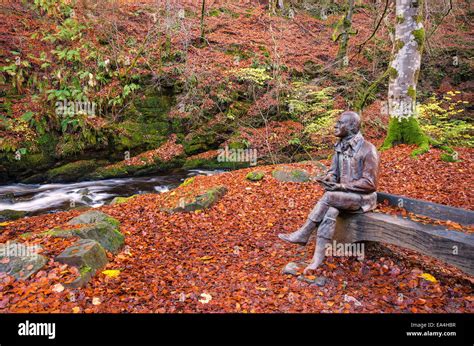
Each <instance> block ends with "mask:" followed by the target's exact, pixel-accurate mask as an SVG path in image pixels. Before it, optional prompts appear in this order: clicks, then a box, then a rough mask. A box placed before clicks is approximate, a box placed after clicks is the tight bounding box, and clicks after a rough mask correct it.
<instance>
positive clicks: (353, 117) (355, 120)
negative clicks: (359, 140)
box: [341, 111, 360, 133]
mask: <svg viewBox="0 0 474 346" xmlns="http://www.w3.org/2000/svg"><path fill="white" fill-rule="evenodd" d="M343 115H346V116H349V124H350V130H351V132H352V133H357V132H359V130H360V115H359V114H357V113H356V112H354V111H345V112H344V113H342V114H341V117H342V116H343Z"/></svg>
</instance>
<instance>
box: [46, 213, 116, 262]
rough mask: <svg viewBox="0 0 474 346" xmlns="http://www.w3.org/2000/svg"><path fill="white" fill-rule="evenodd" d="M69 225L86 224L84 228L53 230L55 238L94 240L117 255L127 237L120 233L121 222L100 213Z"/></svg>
mask: <svg viewBox="0 0 474 346" xmlns="http://www.w3.org/2000/svg"><path fill="white" fill-rule="evenodd" d="M68 224H69V225H80V224H84V225H85V226H84V227H81V228H79V229H73V230H65V231H61V230H60V229H57V230H55V229H53V230H52V231H50V232H55V233H53V234H52V235H53V236H68V235H70V234H72V235H74V236H78V237H80V238H83V239H93V240H96V241H97V242H99V244H100V245H102V246H103V247H104V248H105V249H106V250H108V251H110V252H112V253H117V252H118V251H119V250H120V249H121V248H122V246H123V245H124V243H125V237H124V235H123V234H122V233H120V231H119V226H120V222H119V221H118V220H116V219H114V218H112V217H110V216H109V215H107V214H105V213H102V212H100V211H95V210H93V211H89V212H86V213H84V214H81V215H79V216H77V217H75V218H73V219H72V220H70V221H69V222H68Z"/></svg>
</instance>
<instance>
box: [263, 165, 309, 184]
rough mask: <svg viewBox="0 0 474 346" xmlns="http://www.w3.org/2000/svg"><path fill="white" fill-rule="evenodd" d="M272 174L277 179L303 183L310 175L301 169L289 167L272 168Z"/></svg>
mask: <svg viewBox="0 0 474 346" xmlns="http://www.w3.org/2000/svg"><path fill="white" fill-rule="evenodd" d="M272 176H273V177H274V178H275V179H277V180H278V181H283V182H293V183H304V182H307V181H309V180H310V175H309V173H308V172H307V171H305V170H303V169H296V168H291V167H283V168H277V169H275V170H273V172H272Z"/></svg>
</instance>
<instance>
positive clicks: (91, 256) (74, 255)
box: [56, 239, 108, 288]
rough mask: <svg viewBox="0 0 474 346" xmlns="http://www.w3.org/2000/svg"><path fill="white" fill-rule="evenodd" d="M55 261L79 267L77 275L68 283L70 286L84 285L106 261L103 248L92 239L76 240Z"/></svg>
mask: <svg viewBox="0 0 474 346" xmlns="http://www.w3.org/2000/svg"><path fill="white" fill-rule="evenodd" d="M56 261H58V262H60V263H65V264H68V265H70V266H74V267H77V268H79V270H80V275H79V277H78V278H77V279H76V280H74V281H73V282H72V283H70V284H68V286H69V287H71V288H76V287H83V286H85V285H86V284H87V282H88V281H89V280H90V278H91V277H92V276H94V275H95V273H96V272H97V270H99V269H101V268H103V267H105V265H106V264H107V262H108V260H107V255H106V253H105V250H104V248H103V247H102V246H101V245H100V244H99V243H98V242H96V241H95V240H92V239H81V240H79V241H77V242H76V243H74V245H72V246H70V247H68V248H66V249H65V250H64V251H63V252H62V253H61V254H60V255H59V256H57V257H56Z"/></svg>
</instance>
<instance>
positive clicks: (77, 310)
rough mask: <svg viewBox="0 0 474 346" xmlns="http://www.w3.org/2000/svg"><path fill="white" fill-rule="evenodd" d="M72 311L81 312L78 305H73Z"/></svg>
mask: <svg viewBox="0 0 474 346" xmlns="http://www.w3.org/2000/svg"><path fill="white" fill-rule="evenodd" d="M72 312H74V313H75V314H78V313H80V312H81V308H80V307H78V306H75V307H73V308H72Z"/></svg>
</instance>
